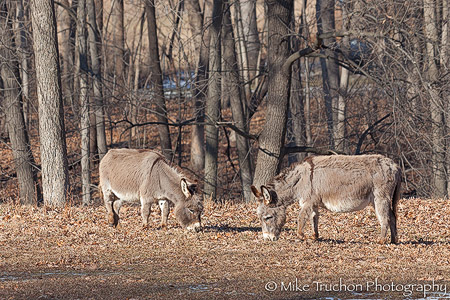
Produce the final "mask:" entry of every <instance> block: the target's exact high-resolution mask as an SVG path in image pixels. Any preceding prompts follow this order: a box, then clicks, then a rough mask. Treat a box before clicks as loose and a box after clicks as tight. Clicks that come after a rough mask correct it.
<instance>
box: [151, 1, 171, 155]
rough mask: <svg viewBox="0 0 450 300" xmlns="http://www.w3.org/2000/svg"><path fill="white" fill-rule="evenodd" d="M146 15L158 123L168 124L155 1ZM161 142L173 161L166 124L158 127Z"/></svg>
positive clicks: (162, 148) (163, 149)
mask: <svg viewBox="0 0 450 300" xmlns="http://www.w3.org/2000/svg"><path fill="white" fill-rule="evenodd" d="M145 4H146V6H145V9H146V11H145V13H146V14H147V26H148V40H149V48H150V49H149V66H150V72H149V73H150V74H151V76H150V82H151V83H152V85H153V95H154V99H155V103H156V109H155V110H156V119H157V121H158V122H161V123H167V109H166V101H165V98H164V90H163V80H162V78H163V74H162V71H161V63H160V58H159V48H158V36H157V30H156V13H155V1H154V0H146V1H145ZM158 131H159V140H160V145H161V150H162V152H163V153H164V156H165V157H166V158H167V159H168V160H169V161H172V157H173V152H172V142H171V139H170V131H169V126H168V125H165V124H160V125H158Z"/></svg>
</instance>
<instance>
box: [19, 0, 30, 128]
mask: <svg viewBox="0 0 450 300" xmlns="http://www.w3.org/2000/svg"><path fill="white" fill-rule="evenodd" d="M16 24H17V28H16V31H17V32H16V37H17V39H16V41H17V47H18V48H19V49H20V51H19V52H20V53H19V56H20V62H19V65H20V70H19V74H20V77H21V79H22V80H21V81H22V100H23V116H24V119H25V126H26V128H27V130H28V129H29V128H30V126H29V125H30V116H29V111H30V105H29V102H30V82H29V77H28V72H29V70H28V60H29V57H28V56H29V52H30V50H29V49H28V39H27V33H26V28H25V7H24V5H23V0H19V1H17V6H16Z"/></svg>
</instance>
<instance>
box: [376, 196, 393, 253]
mask: <svg viewBox="0 0 450 300" xmlns="http://www.w3.org/2000/svg"><path fill="white" fill-rule="evenodd" d="M374 202H375V203H374V204H375V214H376V216H377V219H378V222H380V225H381V233H380V240H379V243H380V244H386V243H387V242H388V238H387V230H388V227H389V225H391V219H392V218H391V214H392V213H391V208H390V205H389V201H387V200H386V198H383V199H375V201H374ZM391 229H392V227H391Z"/></svg>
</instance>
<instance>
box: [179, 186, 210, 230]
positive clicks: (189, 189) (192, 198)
mask: <svg viewBox="0 0 450 300" xmlns="http://www.w3.org/2000/svg"><path fill="white" fill-rule="evenodd" d="M180 185H181V191H182V192H183V195H184V196H185V199H183V201H178V202H177V203H176V204H175V210H174V213H175V217H176V218H177V220H178V221H179V222H180V224H181V226H183V228H186V229H187V230H189V231H196V232H198V231H200V229H201V220H200V217H201V214H202V212H203V201H202V197H201V196H200V195H199V194H198V193H196V188H197V185H196V184H191V183H188V182H187V181H186V179H184V178H183V179H181V184H180Z"/></svg>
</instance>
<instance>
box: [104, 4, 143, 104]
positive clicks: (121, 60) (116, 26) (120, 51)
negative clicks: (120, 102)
mask: <svg viewBox="0 0 450 300" xmlns="http://www.w3.org/2000/svg"><path fill="white" fill-rule="evenodd" d="M112 5H113V7H112V10H113V12H112V24H113V51H112V52H113V53H114V60H113V68H114V83H115V86H114V92H115V95H118V96H119V97H122V96H123V92H124V89H125V86H124V84H125V79H126V75H125V28H124V6H123V0H113V1H112ZM149 34H150V33H149Z"/></svg>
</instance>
